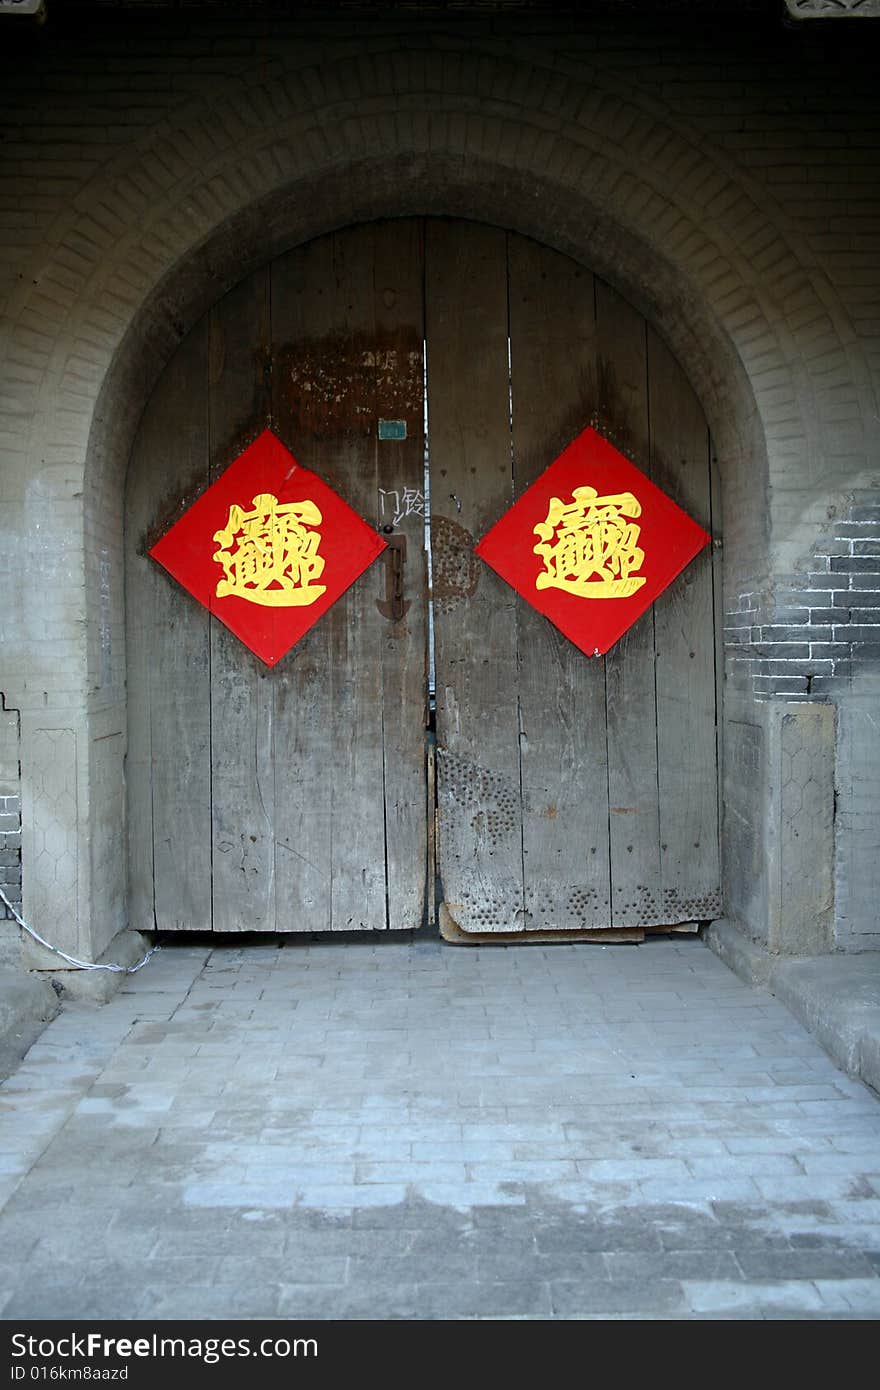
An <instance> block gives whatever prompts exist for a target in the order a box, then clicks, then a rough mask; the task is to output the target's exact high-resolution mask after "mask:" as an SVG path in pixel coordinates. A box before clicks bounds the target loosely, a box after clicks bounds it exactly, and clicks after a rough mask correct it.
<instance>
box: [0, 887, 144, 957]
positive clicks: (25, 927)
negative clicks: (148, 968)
mask: <svg viewBox="0 0 880 1390" xmlns="http://www.w3.org/2000/svg"><path fill="white" fill-rule="evenodd" d="M0 898H2V899H3V901H4V902H5V904H6V906H7V907H8V908H9V911H10V912H11V913H12V915H13V917H14V918H15V920H16V922H17V923H18V925H19V926H20V927H21V929H22V931H26V932H27V934H28V936H32V937H33V938H34V941H39V943H40V945H41V946H45V947H46V950H47V951H54V953H55V955H56V956H61V958H62V960H66V961H67V962H68V964H69V965H75V966H76V968H77V970H112V971H113V973H114V974H115V975H135V974H136V973H137V971H138V970H143V968H144V966H145V965H146V963H147V961H148V960H152V958H153V956H154V955H155V954H156V952H157V951H161V949H162V947H161V946H153V948H152V949H151V950H149V951H148V952H147V954H146V955H145V956H144V958H143V960H139V961H138V963H137V965H95V964H94V962H92V961H87V960H77V958H76V956H69V955H68V954H67V952H66V951H62V950H61V947H60V946H53V945H52V943H51V942H49V941H47V940H46V938H45V937H44V936H40V933H39V932H38V931H34V929H33V927H29V926H28V924H27V922H26V921H25V920H24V918H23V917H22V916H20V915H19V913H18V912H16V910H15V907H14V906H13V904H12V903H11V902H10V901H9V899H8V898H7V896H6V894H5V893H4V892H3V889H2V888H0Z"/></svg>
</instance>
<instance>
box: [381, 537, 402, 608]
mask: <svg viewBox="0 0 880 1390" xmlns="http://www.w3.org/2000/svg"><path fill="white" fill-rule="evenodd" d="M386 540H387V542H388V549H387V550H386V551H385V597H384V598H377V599H376V607H377V608H378V610H379V612H380V613H381V614H382V617H383V618H387V619H388V621H389V622H392V623H399V622H400V620H401V618H403V617H405V616H406V614H407V613H408V612H409V600H408V599H406V600H405V599H404V597H403V567H404V564H405V563H406V536H387V537H386Z"/></svg>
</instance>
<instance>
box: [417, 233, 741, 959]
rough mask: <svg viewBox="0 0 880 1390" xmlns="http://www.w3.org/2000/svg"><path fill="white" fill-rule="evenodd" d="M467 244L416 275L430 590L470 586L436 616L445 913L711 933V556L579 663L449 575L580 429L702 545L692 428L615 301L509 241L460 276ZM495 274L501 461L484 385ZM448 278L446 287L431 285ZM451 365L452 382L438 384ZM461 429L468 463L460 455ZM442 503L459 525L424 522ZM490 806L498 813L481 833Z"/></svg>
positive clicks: (705, 493)
mask: <svg viewBox="0 0 880 1390" xmlns="http://www.w3.org/2000/svg"><path fill="white" fill-rule="evenodd" d="M476 235H477V233H476V231H475V230H474V229H467V228H461V227H460V228H459V229H457V230H453V229H452V228H450V227H449V226H448V225H447V226H446V227H444V228H443V231H442V234H441V233H440V232H439V231H438V232H437V234H436V235H435V234H433V233H429V236H428V242H427V245H428V260H427V266H426V286H427V324H428V405H429V425H430V429H429V436H430V451H431V473H432V479H433V480H434V482H433V486H434V490H435V494H436V496H437V502H436V504H435V508H434V511H435V526H434V562H435V573H438V574H439V575H440V576H441V577H444V576H447V575H449V574H452V575H455V574H456V573H458V574H459V575H466V578H467V582H466V583H462V584H461V587H460V589H459V590H458V591H457V592H455V591H453V596H452V599H451V600H450V599H448V598H443V597H442V595H443V594H444V593H445V592H446V590H445V588H444V587H443V586H442V585H441V587H440V588H439V589H438V602H437V607H436V615H435V629H436V644H437V673H438V676H437V739H438V804H439V841H440V866H441V876H442V879H443V889H444V896H445V900H446V906H447V910H448V913H449V914H450V915H451V917H452V919H453V921H454V922H455V923H456V924H457V925H458V926H459V927H460V928H462V929H463V930H464V931H466V932H471V933H480V932H485V931H495V932H508V931H517V930H526V931H560V930H561V931H569V932H571V931H574V932H578V931H580V932H584V931H590V930H593V929H610V930H619V929H623V930H626V929H639V928H642V927H646V926H662V925H672V924H675V923H679V922H682V921H686V920H691V919H694V918H699V917H705V916H711V915H713V914H714V913H715V912H717V910H718V903H719V889H718V885H719V863H718V823H717V762H716V752H715V740H716V697H717V692H716V684H715V636H714V630H713V616H712V604H713V589H712V558H711V554H710V553H709V552H705V553H704V554H703V555H701V556H699V557H698V559H697V561H696V562H695V563H694V565H692V566H691V568H690V569H689V570H687V571H685V573H684V575H683V576H680V577H679V578H678V580H677V581H676V582H675V583H674V584H673V585H672V587H671V589H670V590H669V591H668V592H667V593H666V594H665V595H663V597H662V598H661V600H660V602H658V604H657V605H655V607H654V608H653V609H652V610H650V611H649V612H648V613H646V614H644V615H643V617H642V618H641V619H640V620H639V621H638V622H637V623H636V624H635V625H634V626H633V627H632V628H631V629H630V630H629V632H627V633H626V634H625V635H624V637H623V638H622V639H621V640H620V642H618V644H617V645H616V646H615V647H614V648H613V649H612V651H611V652H610V653H609V654H608V656H607V657H606V658H604V659H603V658H600V659H595V660H593V659H590V658H586V657H584V656H583V655H582V654H581V653H580V652H579V651H577V649H575V648H574V647H572V646H571V644H569V643H568V642H567V641H566V640H565V639H564V638H563V637H562V636H561V635H560V634H559V633H558V632H557V631H556V630H555V629H554V628H553V627H552V626H551V625H550V624H549V623H547V622H546V621H545V620H544V619H543V618H541V617H539V616H538V615H537V614H536V613H535V611H534V610H533V609H532V608H531V606H530V605H528V604H527V603H526V602H525V601H524V600H522V599H520V598H514V599H513V608H512V612H511V610H510V607H509V605H510V601H511V598H512V592H511V591H508V592H507V593H506V594H505V593H504V592H503V586H502V591H501V592H497V590H498V586H499V581H498V579H497V577H496V576H495V575H494V573H492V572H490V571H488V570H487V569H486V568H485V567H480V568H478V569H476V570H470V569H468V568H467V566H466V564H465V562H464V560H463V558H462V556H461V555H459V557H458V559H457V560H455V559H452V558H450V556H449V554H448V553H447V551H448V549H449V546H450V544H451V545H452V546H453V547H454V546H455V545H459V546H460V547H461V551H462V554H463V551H464V546H465V544H466V543H467V536H466V535H465V534H464V532H462V533H461V534H460V535H459V534H458V533H457V532H456V531H455V527H456V526H458V527H464V528H465V532H468V533H473V534H474V535H475V536H477V537H479V536H480V535H482V534H483V532H484V531H485V530H486V529H488V527H489V526H490V525H491V524H492V523H493V522H494V521H496V520H497V519H498V517H499V516H500V515H501V513H502V512H503V511H504V510H505V509H506V506H507V505H509V503H508V502H507V500H506V498H507V497H510V498H511V500H512V498H513V497H514V496H519V495H520V494H521V493H522V492H523V491H524V490H525V489H526V488H527V487H528V486H529V485H530V484H531V483H532V482H533V481H534V479H535V478H536V477H538V475H539V474H540V473H541V472H542V471H543V470H544V469H545V468H546V467H547V466H548V465H549V464H550V463H551V462H552V461H553V460H554V458H556V457H557V455H558V454H559V453H560V452H561V451H562V449H563V448H564V446H565V445H566V444H567V443H569V442H570V441H571V439H573V438H574V437H575V435H577V434H578V433H580V431H581V430H582V429H583V428H584V426H585V425H586V424H588V423H590V421H591V420H595V421H596V422H597V424H598V426H599V428H600V429H601V430H602V431H603V432H604V433H606V434H607V435H608V436H609V437H610V438H611V439H612V440H613V441H614V442H615V443H616V444H617V445H618V447H620V448H621V449H622V450H623V451H624V452H625V453H626V454H628V455H629V457H630V458H632V460H633V462H635V463H636V464H637V465H638V466H639V467H640V468H641V469H642V470H643V471H644V472H645V473H646V474H647V475H648V476H649V477H652V478H653V480H654V481H655V482H657V483H658V484H659V486H661V487H663V488H665V490H666V491H667V492H668V493H669V494H670V495H671V496H672V497H673V498H674V499H675V500H676V501H678V502H679V504H680V505H681V506H683V507H684V508H685V509H686V510H688V511H689V512H690V513H691V515H693V516H694V517H695V518H696V520H697V521H699V522H700V523H701V524H703V525H704V526H706V527H707V528H709V527H710V526H711V522H712V521H713V518H712V516H711V506H710V449H709V438H708V431H707V428H706V423H705V419H704V418H703V416H702V412H701V411H700V408H699V406H698V404H697V402H696V401H695V399H694V397H693V393H692V392H691V391H690V388H689V387H688V385H687V382H686V381H685V379H684V377H683V374H682V373H681V370H680V368H679V367H678V365H677V363H676V362H675V360H674V358H672V356H671V354H670V353H669V352H668V350H667V349H666V348H665V347H664V346H663V344H662V343H661V342H660V340H659V339H658V338H657V337H656V335H654V334H653V333H650V332H649V330H648V326H647V324H646V322H645V320H644V319H643V318H642V317H641V315H639V314H638V313H637V311H636V310H635V309H633V308H632V306H631V305H629V304H627V303H626V301H625V300H623V299H622V298H621V297H620V296H619V295H618V294H617V293H616V292H615V291H614V290H613V289H611V288H610V287H609V286H607V285H604V284H603V283H601V282H599V281H596V282H595V283H594V282H593V279H592V277H591V276H589V275H588V274H587V273H586V272H584V271H583V270H582V269H581V268H579V267H577V266H575V265H574V264H573V263H572V262H570V261H568V260H567V259H566V258H565V257H562V256H558V255H555V254H554V253H552V252H550V251H548V250H546V249H545V248H542V247H539V246H536V245H534V244H533V243H530V242H528V241H526V240H524V239H523V238H520V237H517V236H514V235H510V236H509V237H508V238H507V239H506V244H505V246H504V248H502V245H501V242H500V239H496V240H495V241H494V242H490V241H489V238H488V234H487V233H485V232H484V230H483V229H480V235H481V238H482V240H481V241H480V243H479V244H480V246H481V247H483V248H488V247H489V246H490V245H491V248H492V249H491V254H487V251H486V250H485V249H484V260H483V262H482V263H481V265H480V273H479V275H477V274H475V273H474V272H473V270H472V266H473V264H474V262H473V261H472V259H471V258H472V257H473V256H474V248H475V247H476V246H477V241H476ZM471 238H473V240H471ZM502 254H504V255H506V261H507V264H506V278H507V286H508V299H507V304H508V305H509V325H508V331H509V351H510V374H509V381H508V383H507V385H508V391H509V396H508V403H509V407H508V413H509V420H508V428H509V431H510V447H511V453H510V459H509V461H508V459H507V457H506V455H505V442H506V441H505V438H504V426H503V421H502V420H501V418H500V417H501V415H502V405H501V401H500V385H499V383H498V381H497V378H498V377H499V376H501V375H503V372H502V370H501V367H500V364H499V358H500V350H499V343H498V339H499V337H500V336H501V329H500V324H501V323H503V321H504V315H505V310H504V307H503V305H502V280H503V279H504V276H505V271H504V270H503V269H502V267H501V265H500V260H501V257H502ZM435 257H436V261H435V259H434V258H435ZM453 257H455V259H456V262H457V265H458V267H459V273H458V274H453V273H452V271H451V269H449V268H448V267H447V263H448V262H450V261H451V259H452V258H453ZM465 348H467V351H468V367H467V371H466V373H465V374H464V375H465V377H466V379H461V376H460V375H456V368H455V366H454V365H453V364H454V363H455V360H456V357H457V355H459V354H461V353H462V352H463V351H464V350H465ZM492 363H495V364H496V365H495V368H494V372H493V371H492V370H491V367H490V364H492ZM478 364H479V365H478ZM478 373H481V374H482V375H481V376H478ZM450 376H453V377H454V380H453V381H450V380H449V378H450ZM487 414H488V415H489V417H490V418H491V419H492V421H493V424H492V425H491V426H490V427H486V425H484V424H483V419H484V417H485V416H486V415H487ZM478 429H479V430H480V439H481V448H482V449H483V451H484V452H483V454H482V455H480V454H479V451H478V449H477V448H476V447H475V446H474V445H473V444H472V443H471V442H470V439H469V437H468V432H469V431H471V432H475V431H477V430H478ZM466 460H467V462H466ZM475 463H476V465H477V466H476V467H475ZM471 468H473V469H474V471H472V472H469V469H471ZM450 477H451V478H454V480H455V485H454V487H452V488H448V487H447V479H448V478H450ZM465 484H467V485H468V492H467V493H466V494H462V487H463V486H464V485H465ZM448 492H451V493H454V494H455V499H456V508H457V507H458V501H459V500H460V503H461V512H458V511H456V513H455V515H454V516H453V515H452V514H450V513H447V515H445V516H442V517H438V516H437V513H438V512H440V511H444V512H445V511H446V510H447V507H448V504H447V503H446V502H445V499H446V496H447V493H448ZM440 499H443V500H442V501H441V500H440ZM447 587H448V585H447ZM487 609H488V610H489V611H487ZM487 665H488V668H489V669H488V671H487V669H486V668H487ZM463 771H464V775H463ZM517 784H518V794H517ZM505 794H506V795H507V799H508V802H509V805H510V811H509V814H508V813H507V812H506V811H504V812H502V813H500V814H499V806H500V800H501V797H502V796H503V795H505ZM517 832H519V833H520V835H521V861H520V863H517V855H516V835H517ZM502 866H503V867H502ZM501 884H503V891H499V885H501ZM520 895H522V903H523V909H524V910H523V911H522V912H521V911H520V910H519V903H520Z"/></svg>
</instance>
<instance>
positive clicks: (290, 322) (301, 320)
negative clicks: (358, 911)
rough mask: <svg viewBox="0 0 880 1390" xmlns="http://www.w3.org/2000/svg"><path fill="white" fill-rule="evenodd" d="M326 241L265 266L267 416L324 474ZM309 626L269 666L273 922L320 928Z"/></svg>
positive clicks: (326, 882) (322, 662) (326, 655)
mask: <svg viewBox="0 0 880 1390" xmlns="http://www.w3.org/2000/svg"><path fill="white" fill-rule="evenodd" d="M331 270H332V264H331V257H330V248H329V245H328V244H327V243H326V242H324V241H322V242H316V243H313V244H312V245H310V246H306V247H301V248H300V249H298V250H296V251H292V252H290V253H289V254H288V255H286V256H281V257H279V259H278V260H276V261H274V262H273V264H272V269H271V306H272V309H271V312H272V416H273V421H274V427H275V429H276V431H277V432H278V434H279V436H280V437H281V439H282V440H283V442H284V443H285V444H286V445H287V447H288V448H289V449H290V450H291V452H292V453H293V455H294V457H295V458H296V459H297V460H298V461H299V462H300V463H301V464H302V465H303V467H306V468H311V469H312V470H313V471H314V472H316V473H320V474H321V476H322V477H324V478H327V481H329V478H328V476H327V471H326V469H327V463H328V453H329V451H328V450H327V449H326V448H325V447H324V446H323V443H322V441H321V440H320V439H319V438H318V431H317V428H316V422H315V420H314V412H312V411H309V409H308V407H309V405H310V403H311V402H310V395H311V391H310V390H309V391H308V393H306V392H305V390H304V388H305V387H309V388H310V387H311V381H309V380H307V379H305V373H304V361H303V359H304V356H305V355H307V354H306V353H305V352H304V348H303V344H304V343H306V342H308V340H309V338H310V336H311V335H312V334H313V333H315V332H317V331H320V325H321V324H322V322H323V321H324V318H325V317H326V311H325V309H324V303H323V301H324V296H325V294H327V293H328V292H329V288H330V284H329V277H330V274H331ZM328 616H329V615H326V614H325V618H324V619H323V620H321V621H320V622H318V623H316V625H315V626H314V627H313V628H311V630H310V631H309V632H307V633H306V635H305V636H304V637H303V638H301V640H300V641H299V642H298V643H297V644H296V646H295V647H294V648H293V650H292V651H291V652H289V653H288V654H287V656H286V657H285V658H284V659H283V660H282V661H281V662H280V663H279V664H278V665H277V666H276V667H275V668H274V673H273V675H274V679H273V685H274V690H275V785H274V797H275V816H276V827H275V841H276V843H275V897H276V924H277V929H278V931H282V932H295V931H329V930H330V926H331V907H332V902H331V882H332V878H333V792H332V776H333V764H332V758H333V752H332V744H333V728H332V720H333V700H332V693H331V688H330V640H329V623H328V622H327V621H326V618H327V617H328Z"/></svg>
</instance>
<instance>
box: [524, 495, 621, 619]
mask: <svg viewBox="0 0 880 1390" xmlns="http://www.w3.org/2000/svg"><path fill="white" fill-rule="evenodd" d="M572 496H573V498H574V501H573V502H569V503H568V504H567V505H565V504H563V502H562V501H561V500H560V499H559V498H558V497H551V499H550V510H549V511H548V513H547V520H546V521H542V522H539V523H538V525H537V526H536V527H535V528H534V532H535V535H536V536H537V537H538V538H539V541H538V544H537V545H536V546H535V548H534V549H535V554H536V555H540V556H541V558H542V559H543V561H544V566H545V568H544V572H543V574H539V575H538V577H537V579H536V580H535V588H536V589H562V590H563V591H564V592H565V593H568V594H576V595H577V596H578V597H579V598H628V597H629V595H630V594H634V593H635V591H636V589H640V588H641V587H642V585H643V584H644V583H645V578H644V576H642V575H634V574H633V570H637V569H639V568H640V567H641V564H642V561H643V560H644V558H645V552H644V550H642V549H640V547H639V546H638V544H637V541H638V539H639V531H640V529H641V528H640V527H638V526H636V524H635V522H634V521H631V520H628V518H630V517H636V516H641V514H642V507H641V503H640V502H638V501H636V499H635V497H633V495H632V493H631V492H620V493H616V494H614V495H612V496H609V497H599V496H598V495H597V492H596V489H595V488H594V487H576V488H575V489H574V491H573V493H572Z"/></svg>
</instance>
